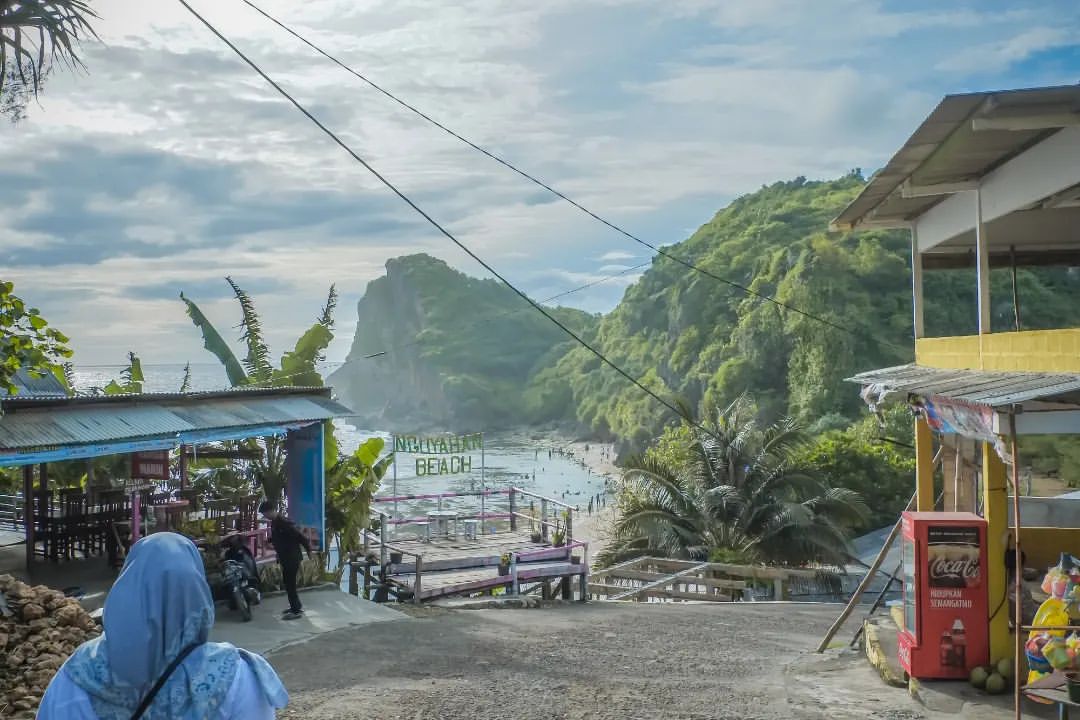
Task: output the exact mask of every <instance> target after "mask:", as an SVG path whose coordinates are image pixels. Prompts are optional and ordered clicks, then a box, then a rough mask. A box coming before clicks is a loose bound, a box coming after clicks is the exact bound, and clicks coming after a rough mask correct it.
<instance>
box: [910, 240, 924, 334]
mask: <svg viewBox="0 0 1080 720" xmlns="http://www.w3.org/2000/svg"><path fill="white" fill-rule="evenodd" d="M911 310H912V313H914V321H915V339H916V340H918V339H919V338H921V337H922V336H923V279H922V254H921V253H919V231H918V229H916V227H915V226H914V225H912V226H911Z"/></svg>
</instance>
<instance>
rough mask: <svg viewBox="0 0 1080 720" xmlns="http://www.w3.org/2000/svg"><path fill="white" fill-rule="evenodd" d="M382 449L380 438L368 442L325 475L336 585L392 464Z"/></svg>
mask: <svg viewBox="0 0 1080 720" xmlns="http://www.w3.org/2000/svg"><path fill="white" fill-rule="evenodd" d="M385 446H386V442H385V441H384V440H383V439H382V438H380V437H373V438H369V439H368V440H365V441H364V442H362V443H361V444H360V447H358V448H357V449H356V450H355V451H354V452H353V454H352V455H347V456H343V457H341V458H339V459H338V461H337V462H336V463H334V465H332V466H331V467H330V469H329V470H327V472H326V532H327V534H328V535H329V536H330V538H331V539H332V540H333V539H336V540H337V546H338V564H337V567H336V568H335V569H334V573H335V576H336V577H337V579H338V581H339V582H340V580H341V574H342V572H343V571H344V569H345V565H346V563H347V562H348V559H349V556H350V555H351V554H352V553H355V552H358V551H359V550H360V548H361V546H362V544H363V543H362V541H361V538H360V533H361V531H362V530H364V529H366V528H367V527H368V526H369V524H370V521H371V516H370V512H371V500H372V498H373V497H374V496H375V493H376V492H377V491H378V489H379V485H380V483H381V482H382V479H383V477H384V476H385V475H386V473H387V471H388V470H389V469H390V465H391V464H392V463H393V462H394V454H393V453H387V454H386V455H383V454H382V452H383V450H384V449H385Z"/></svg>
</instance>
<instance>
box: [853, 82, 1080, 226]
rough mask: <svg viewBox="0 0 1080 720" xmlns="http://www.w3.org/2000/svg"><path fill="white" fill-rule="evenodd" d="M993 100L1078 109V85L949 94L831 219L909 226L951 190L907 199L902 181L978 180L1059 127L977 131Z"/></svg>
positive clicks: (1021, 107) (1027, 108)
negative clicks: (976, 119) (976, 123)
mask: <svg viewBox="0 0 1080 720" xmlns="http://www.w3.org/2000/svg"><path fill="white" fill-rule="evenodd" d="M988 101H990V102H992V104H993V108H992V110H990V112H991V113H994V112H1008V113H1009V114H1010V115H1011V116H1013V117H1015V116H1017V115H1022V114H1024V113H1028V114H1031V115H1035V114H1040V113H1043V112H1045V111H1046V109H1047V108H1048V107H1055V108H1057V107H1062V106H1064V107H1073V108H1075V109H1080V86H1078V85H1063V86H1058V87H1044V88H1030V89H1023V90H1005V91H995V92H978V93H969V94H963V95H947V96H945V98H943V99H942V101H941V102H940V103H939V104H938V106H937V107H936V108H934V110H933V112H931V113H930V115H929V116H928V117H927V118H926V120H924V121H923V123H922V124H921V125H920V126H919V127H918V128H917V129H916V130H915V132H914V133H913V134H912V135H911V137H910V138H909V139H908V141H907V142H906V143H904V146H903V147H901V148H900V150H898V151H897V153H896V154H895V155H893V157H892V159H891V160H889V162H888V164H886V165H885V167H884V168H882V169H881V170H880V171H878V172H877V173H876V174H875V175H874V177H873V178H871V179H870V182H869V183H868V184H867V185H866V187H865V188H863V191H862V192H861V193H859V196H858V197H857V198H855V200H853V201H852V202H851V203H850V204H849V205H848V206H847V207H846V208H844V210H843V212H841V213H840V215H838V216H837V218H836V219H835V220H833V226H834V227H836V228H838V229H841V230H850V229H854V228H856V227H860V226H863V227H894V228H899V227H906V225H907V223H908V222H909V221H911V220H912V219H914V218H916V217H918V216H920V215H922V214H923V213H925V212H926V211H927V210H929V209H930V208H931V207H933V206H934V205H936V204H937V203H939V202H941V201H942V200H944V199H945V198H947V197H948V195H933V196H927V197H911V198H905V197H903V196H902V194H901V192H900V186H901V184H903V182H904V181H905V180H909V179H910V180H911V182H912V184H914V185H938V184H947V183H956V182H964V181H969V180H977V179H979V178H981V177H982V176H984V175H986V174H987V173H989V172H991V171H992V170H994V169H995V168H997V167H999V166H1000V165H1001V164H1003V163H1005V162H1007V161H1008V160H1010V159H1011V158H1013V157H1015V156H1016V155H1018V154H1020V153H1021V152H1023V151H1024V150H1026V149H1027V148H1029V147H1031V145H1033V144H1034V143H1036V142H1038V141H1040V140H1042V139H1044V138H1045V137H1048V136H1049V135H1051V134H1053V133H1054V132H1057V129H1050V130H986V129H983V130H975V129H973V127H972V123H971V120H972V118H973V117H974V116H975V115H977V114H979V113H980V112H981V111H982V110H983V109H984V108H986V107H987V102H988Z"/></svg>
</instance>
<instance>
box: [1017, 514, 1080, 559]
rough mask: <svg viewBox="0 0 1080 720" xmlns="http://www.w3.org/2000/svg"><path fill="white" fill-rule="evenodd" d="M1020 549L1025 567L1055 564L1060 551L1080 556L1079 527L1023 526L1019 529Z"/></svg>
mask: <svg viewBox="0 0 1080 720" xmlns="http://www.w3.org/2000/svg"><path fill="white" fill-rule="evenodd" d="M1021 520H1023V518H1021ZM1020 549H1021V550H1023V551H1024V555H1025V556H1026V560H1025V564H1026V565H1027V567H1030V568H1037V569H1038V570H1046V569H1047V568H1049V567H1052V566H1054V565H1057V563H1058V557H1059V556H1060V554H1061V552H1062V551H1065V552H1069V553H1072V554H1073V555H1075V556H1077V557H1080V528H1056V527H1027V526H1025V527H1023V528H1022V529H1021V530H1020Z"/></svg>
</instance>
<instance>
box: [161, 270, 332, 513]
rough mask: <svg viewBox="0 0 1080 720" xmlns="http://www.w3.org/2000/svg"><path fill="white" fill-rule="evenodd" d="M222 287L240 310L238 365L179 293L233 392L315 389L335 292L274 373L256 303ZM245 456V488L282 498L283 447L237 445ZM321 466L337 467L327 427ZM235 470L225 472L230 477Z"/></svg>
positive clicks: (265, 442)
mask: <svg viewBox="0 0 1080 720" xmlns="http://www.w3.org/2000/svg"><path fill="white" fill-rule="evenodd" d="M225 281H226V282H227V283H228V284H229V287H230V288H232V291H233V294H234V295H235V296H236V300H237V302H238V303H239V304H240V311H241V321H240V330H241V333H240V340H241V341H242V342H243V343H244V344H245V346H246V347H247V354H246V355H245V356H244V359H243V360H238V359H237V357H236V355H235V354H234V353H233V351H232V348H231V347H229V343H228V342H226V341H225V339H224V338H223V337H222V336H221V333H219V332H218V331H217V328H215V327H214V324H213V323H211V322H210V320H209V319H208V318H207V317H206V315H204V314H203V312H202V310H200V309H199V306H198V305H196V304H195V302H194V301H192V300H191V299H189V298H188V297H186V296H185V295H184V294H183V293H180V299H181V300H183V302H184V304H185V306H186V308H187V314H188V317H190V318H191V321H192V322H193V323H194V324H195V327H197V328H199V331H200V332H202V336H203V343H204V345H205V347H206V349H207V350H209V351H210V352H211V353H213V354H214V356H215V357H216V358H217V359H218V360H219V361H221V364H222V365H224V366H225V374H226V376H227V377H228V379H229V384H230V385H232V386H233V387H283V386H296V387H320V386H322V384H323V380H322V375H320V374H319V371H318V363H319V362H321V361H322V360H323V359H324V356H323V353H324V352H325V351H326V348H327V346H329V345H330V341H331V340H333V339H334V332H333V328H334V309H335V308H336V307H337V297H338V296H337V289H336V288H335V287H334V286H333V285H331V286H330V292H329V294H328V296H327V298H326V304H325V305H324V306H323V308H322V311H321V312H320V313H319V316H318V318H317V319H316V321H315V324H314V325H312V326H311V327H310V328H309V329H308V330H307V331H305V332H304V334H303V335H301V336H300V339H299V340H297V341H296V345H295V347H294V348H293V349H292V350H289V351H287V352H285V353H284V354H282V356H281V363H280V367H279V368H276V369H275V368H274V366H273V365H272V363H271V359H270V348H269V346H268V345H267V344H266V341H265V340H264V339H263V330H262V319H261V318H260V317H259V313H258V312H257V311H256V309H255V302H254V300H253V299H252V298H251V296H250V295H248V294H247V293H246V292H244V290H243V289H241V288H240V286H239V285H237V284H236V283H235V282H234V281H233V279H232V278H230V277H226V278H225ZM236 444H237V445H240V446H242V447H243V448H244V449H246V450H258V451H259V452H258V454H257V456H256V459H253V460H248V461H246V464H245V465H244V467H243V471H244V473H245V476H246V477H247V478H248V479H249V480H250V482H251V483H252V484H253V485H254V486H256V487H261V488H262V489H263V494H264V495H265V496H266V497H267V498H269V499H271V500H278V499H280V498H281V496H282V493H283V491H284V488H285V482H286V471H285V444H284V442H283V441H282V440H281V439H279V438H276V437H265V438H260V439H258V440H244V441H240V442H239V443H236ZM325 454H326V464H327V467H330V466H331V465H333V464H334V463H336V462H337V460H338V457H337V444H336V443H335V441H334V433H333V428H332V427H329V428H328V432H327V433H326V440H325ZM237 469H238V468H229V472H233V473H235V472H236V471H237Z"/></svg>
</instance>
